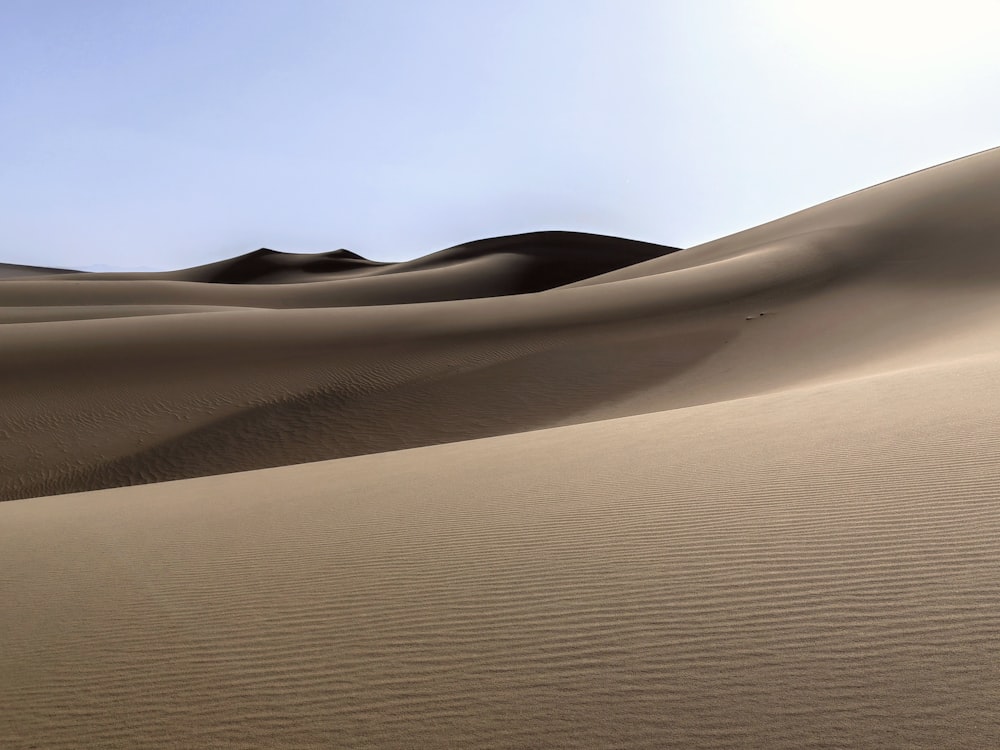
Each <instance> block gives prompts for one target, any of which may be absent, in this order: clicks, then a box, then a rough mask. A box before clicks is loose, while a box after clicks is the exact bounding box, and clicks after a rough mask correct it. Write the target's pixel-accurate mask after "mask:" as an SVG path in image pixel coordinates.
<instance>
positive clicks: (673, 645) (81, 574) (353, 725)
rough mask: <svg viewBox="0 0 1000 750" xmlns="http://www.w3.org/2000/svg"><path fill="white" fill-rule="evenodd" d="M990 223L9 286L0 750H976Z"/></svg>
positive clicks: (835, 218) (548, 236)
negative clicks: (152, 749) (680, 246)
mask: <svg viewBox="0 0 1000 750" xmlns="http://www.w3.org/2000/svg"><path fill="white" fill-rule="evenodd" d="M998 202H1000V150H994V151H989V152H985V153H982V154H978V155H975V156H973V157H969V158H967V159H962V160H959V161H956V162H951V163H948V164H945V165H941V166H938V167H935V168H933V169H929V170H925V171H923V172H919V173H916V174H913V175H908V176H906V177H903V178H900V179H897V180H893V181H891V182H888V183H884V184H882V185H878V186H876V187H873V188H870V189H868V190H864V191H860V192H858V193H854V194H851V195H849V196H845V197H844V198H840V199H838V200H835V201H831V202H829V203H825V204H822V205H820V206H816V207H814V208H811V209H808V210H806V211H802V212H800V213H797V214H793V215H791V216H789V217H786V218H784V219H780V220H778V221H775V222H771V223H769V224H766V225H763V226H760V227H756V228H753V229H750V230H748V231H745V232H741V233H739V234H736V235H732V236H730V237H726V238H723V239H720V240H717V241H714V242H710V243H707V244H705V245H701V246H698V247H694V248H688V249H685V250H682V251H679V252H675V251H674V248H669V247H659V246H651V245H645V244H643V243H632V242H629V241H626V240H617V239H613V238H598V237H594V236H591V235H577V234H572V233H541V234H535V235H521V236H516V237H512V238H497V239H495V240H487V241H483V242H480V243H470V244H469V245H464V246H459V248H451V249H449V250H445V251H442V252H441V253H436V254H433V255H430V256H427V257H425V258H423V259H420V260H418V261H411V262H408V263H405V264H378V263H374V262H372V261H366V260H365V259H363V258H360V257H358V256H355V255H354V254H351V253H346V252H343V251H339V252H338V253H328V254H323V255H317V256H312V255H307V256H299V255H286V254H278V253H273V252H272V251H265V252H260V251H259V252H257V253H251V254H250V255H248V256H242V257H240V258H235V259H232V260H231V261H225V262H222V263H219V264H212V265H210V266H203V267H200V268H198V269H187V270H186V271H178V272H170V273H166V274H121V275H109V274H72V273H61V274H46V273H44V271H45V269H41V271H33V272H31V273H30V274H29V273H27V272H25V273H23V274H17V275H15V274H10V275H9V276H10V278H9V280H6V281H0V352H2V353H3V356H2V358H0V394H2V395H0V406H2V416H0V420H2V421H0V497H3V498H4V499H7V500H10V502H4V503H0V571H2V573H0V588H2V595H3V601H4V602H5V607H4V608H3V609H2V610H0V637H2V639H3V640H2V642H3V644H4V649H3V651H2V652H0V745H2V746H4V747H45V748H59V747H81V746H91V747H136V746H162V747H234V748H235V747H274V746H281V747H366V746H368V747H400V748H403V747H511V748H522V747H567V748H571V747H649V748H662V747H679V748H715V747H733V748H737V747H775V748H804V747H927V748H937V747H969V748H982V747H992V746H998V745H1000V718H997V717H996V715H995V713H996V712H995V710H994V706H995V705H996V704H997V702H998V701H1000V645H998V643H997V639H996V633H997V632H998V631H1000V565H998V562H1000V481H998V480H1000V452H998V450H997V448H998V443H1000V427H997V425H1000V407H998V406H997V405H996V399H994V398H993V396H994V395H995V394H996V393H997V392H1000V345H998V342H1000V323H998V321H1000V294H998V293H997V292H998V291H1000V290H998V287H1000V253H998V252H997V248H998V247H1000V212H998V211H996V205H998Z"/></svg>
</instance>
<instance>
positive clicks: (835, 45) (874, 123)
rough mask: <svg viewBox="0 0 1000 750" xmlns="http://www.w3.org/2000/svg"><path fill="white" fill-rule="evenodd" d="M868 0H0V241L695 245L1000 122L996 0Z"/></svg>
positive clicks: (34, 259) (3, 246)
mask: <svg viewBox="0 0 1000 750" xmlns="http://www.w3.org/2000/svg"><path fill="white" fill-rule="evenodd" d="M998 5H1000V4H998ZM877 6H879V2H878V0H871V2H869V3H865V4H857V5H856V6H851V3H850V0H841V2H839V3H825V2H822V0H815V2H790V1H789V0H760V1H759V2H754V1H753V0H746V1H744V2H728V1H726V0H691V1H690V2H680V1H678V2H669V1H668V0H659V1H655V0H648V1H639V0H617V1H610V0H606V1H605V0H602V1H599V2H598V1H594V0H531V1H530V2H524V1H522V0H505V2H502V3H501V2H492V1H491V0H461V1H459V0H455V1H452V2H438V1H435V0H426V1H423V2H421V1H418V0H410V1H408V2H390V1H386V0H358V1H356V2H334V1H333V0H328V1H327V2H319V1H317V0H298V1H296V0H285V1H283V2H277V1H274V2H260V1H257V0H243V1H239V2H237V1H227V0H213V1H212V2H205V1H203V0H199V1H198V2H190V1H187V0H170V2H161V1H160V0H146V1H144V2H134V1H129V2H117V1H109V0H92V1H91V2H80V1H79V0H63V1H57V0H0V201H2V203H0V205H2V206H3V209H2V212H3V231H2V233H0V261H2V262H11V263H27V264H38V265H56V266H67V267H87V266H93V265H97V264H107V265H110V266H116V267H123V268H130V267H151V268H176V267H182V266H188V265H194V264H197V263H203V262H207V261H211V260H215V259H219V258H222V257H226V256H229V255H233V254H237V253H242V252H246V251H249V250H252V249H254V248H257V247H261V246H267V247H272V248H275V249H280V250H287V251H295V252H319V251H324V250H332V249H336V248H339V247H346V248H349V249H352V250H354V251H356V252H360V253H361V254H363V255H365V256H368V257H371V258H376V259H380V260H397V259H404V258H409V257H415V256H418V255H422V254H425V253H427V252H431V251H434V250H438V249H441V248H444V247H447V246H450V245H453V244H457V243H459V242H464V241H468V240H473V239H478V238H482V237H488V236H494V235H499V234H509V233H515V232H524V231H531V230H537V229H571V230H578V231H588V232H598V233H602V234H611V235H618V236H625V237H631V238H636V239H643V240H648V241H653V242H660V243H663V244H670V245H680V246H690V245H693V244H697V243H699V242H704V241H707V240H710V239H713V238H715V237H719V236H723V235H726V234H730V233H732V232H734V231H738V230H740V229H744V228H747V227H750V226H753V225H755V224H759V223H762V222H764V221H768V220H770V219H774V218H777V217H779V216H782V215H784V214H787V213H791V212H793V211H796V210H798V209H801V208H805V207H808V206H810V205H813V204H815V203H818V202H821V201H823V200H826V199H829V198H833V197H836V196H838V195H841V194H843V193H846V192H849V191H851V190H854V189H858V188H861V187H865V186H867V185H870V184H873V183H876V182H879V181H882V180H885V179H889V178H892V177H896V176H898V175H900V174H902V173H905V172H909V171H913V170H915V169H920V168H923V167H926V166H930V165H932V164H935V163H938V162H941V161H945V160H947V159H951V158H955V157H959V156H963V155H966V154H968V153H972V152H974V151H978V150H981V149H985V148H989V147H992V146H995V145H1000V97H997V96H996V91H998V90H1000V64H998V59H1000V56H997V55H995V54H993V53H992V51H991V47H992V45H991V41H992V40H990V39H989V33H988V32H989V30H990V29H995V28H996V21H997V20H998V19H997V15H996V14H995V13H993V14H992V15H991V13H992V12H991V11H990V10H989V7H990V6H991V4H989V3H985V4H984V3H975V2H971V3H968V4H966V5H963V3H962V2H961V0H956V1H955V2H951V3H947V4H940V3H932V4H926V5H925V4H922V3H921V2H920V0H911V1H910V2H909V3H900V2H892V1H891V0H886V1H885V5H884V6H882V7H881V9H879V7H877ZM803 7H806V8H808V11H803V10H802V8H803ZM873 7H875V10H874V11H872V8H873ZM942 7H943V9H942Z"/></svg>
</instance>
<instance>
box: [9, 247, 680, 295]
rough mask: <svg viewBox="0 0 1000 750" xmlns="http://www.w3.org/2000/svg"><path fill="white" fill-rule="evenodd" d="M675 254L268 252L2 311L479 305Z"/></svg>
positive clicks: (38, 287) (48, 282)
mask: <svg viewBox="0 0 1000 750" xmlns="http://www.w3.org/2000/svg"><path fill="white" fill-rule="evenodd" d="M676 251H677V248H673V247H665V246H662V245H653V244H650V243H646V242H637V241H634V240H625V239H619V238H615V237H600V236H597V235H590V234H583V233H579V232H533V233H530V234H520V235H512V236H509V237H497V238H494V239H489V240H481V241H478V242H470V243H466V244H463V245H457V246H455V247H453V248H449V249H447V250H442V251H440V252H437V253H433V254H432V255H428V256H426V257H424V258H418V259H416V260H412V261H404V262H401V263H377V262H374V261H369V260H366V259H364V258H361V257H360V256H358V255H355V254H354V253H351V252H349V251H347V250H337V251H335V252H333V253H319V254H293V253H279V252H276V251H274V250H265V249H262V250H256V251H254V252H252V253H248V254H246V255H241V256H237V257H236V258H232V259H229V260H224V261H219V262H217V263H211V264H209V265H206V266H197V267H195V268H189V269H185V270H181V271H164V272H154V273H76V274H64V275H61V276H58V277H51V278H45V279H38V280H37V283H35V284H31V285H29V284H19V285H18V286H17V287H7V288H5V289H3V292H4V294H3V296H2V297H0V305H2V306H7V307H44V306H51V307H56V306H67V305H72V306H89V307H100V306H117V305H135V304H137V303H138V304H148V305H157V306H160V307H163V306H181V305H198V306H201V307H206V306H212V305H218V306H220V307H253V308H258V307H259V308H293V307H361V306H372V305H397V304H406V303H413V302H435V301H443V300H461V299H475V298H483V297H499V296H506V295H511V294H524V293H528V292H538V291H543V290H545V289H550V288H553V287H556V286H560V285H562V284H568V283H571V282H574V281H581V280H583V279H586V278H589V277H591V276H595V275H600V274H604V273H608V272H609V271H612V270H616V269H620V268H623V267H625V266H629V265H632V264H635V263H642V262H645V261H648V260H651V259H653V258H659V257H662V256H663V255H666V254H669V253H673V252H676ZM122 282H128V283H122ZM305 282H311V283H305ZM219 285H224V288H218V286H219ZM0 315H2V310H0Z"/></svg>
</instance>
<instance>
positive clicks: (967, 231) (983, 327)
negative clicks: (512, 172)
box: [0, 151, 1000, 499]
mask: <svg viewBox="0 0 1000 750" xmlns="http://www.w3.org/2000/svg"><path fill="white" fill-rule="evenodd" d="M997 199H1000V152H995V151H994V152H987V153H985V154H981V155H978V156H976V157H971V158H969V159H966V160H962V161H959V162H955V163H951V164H947V165H943V166H941V167H938V168H935V169H932V170H927V171H924V172H921V173H917V174H914V175H911V176H908V177H905V178H901V179H899V180H895V181H892V182H890V183H886V184H884V185H880V186H877V187H875V188H871V189H869V190H867V191H862V192H860V193H856V194H853V195H851V196H848V197H846V198H843V199H840V200H838V201H833V202H830V203H827V204H824V205H822V206H818V207H816V208H814V209H809V210H808V211H804V212H801V213H799V214H795V215H793V216H791V217H788V218H787V219H783V220H779V221H777V222H772V223H771V224H768V225H765V226H763V227H759V228H757V229H753V230H749V231H748V232H744V233H741V234H739V235H735V236H733V237H730V238H724V239H722V240H719V241H716V242H713V243H708V244H707V245H703V246H700V247H696V248H691V249H689V250H685V251H683V252H678V253H670V254H667V255H663V253H664V252H665V250H664V249H663V248H658V246H646V245H643V244H642V243H628V242H625V241H617V240H611V239H608V238H595V237H593V236H589V235H582V236H581V235H572V234H568V233H567V234H562V233H544V234H545V237H547V239H545V241H544V242H541V244H537V243H538V242H539V241H540V240H539V238H538V237H537V236H522V237H520V238H498V239H496V240H486V241H483V242H479V243H471V244H470V245H466V246H459V247H458V248H452V249H451V250H446V251H443V252H442V253H438V254H435V255H432V256H428V257H427V258H425V259H422V260H419V261H413V262H411V263H409V264H398V265H390V266H384V267H378V268H374V269H371V270H370V271H365V273H368V274H369V275H368V276H365V277H364V278H358V279H353V278H352V279H349V280H346V281H343V282H337V281H332V282H331V281H321V282H315V283H311V284H307V283H296V284H284V285H283V284H272V285H266V286H239V285H233V284H206V283H194V282H178V281H162V280H161V281H155V282H152V281H143V282H136V281H127V280H118V281H100V280H90V281H74V280H65V279H60V280H54V281H40V282H32V281H17V282H6V283H5V284H4V286H3V295H2V299H3V300H4V301H5V302H6V303H7V304H8V305H10V307H8V308H6V314H7V315H9V316H11V319H13V320H25V319H27V320H39V319H44V318H45V315H46V310H49V311H51V315H52V322H50V323H40V322H33V323H29V324H25V323H19V324H8V325H4V326H0V347H2V348H3V351H4V352H5V353H6V356H5V358H4V360H3V362H0V386H2V388H3V393H4V397H3V398H4V404H5V408H4V414H5V416H4V425H3V427H2V428H0V429H2V430H3V431H4V433H5V434H7V435H9V436H11V439H8V440H6V441H3V442H2V443H0V446H2V447H0V450H2V451H3V454H4V455H3V458H4V460H3V461H2V462H0V465H2V466H3V467H4V468H3V469H2V473H0V496H2V497H4V498H6V499H11V498H16V497H26V496H32V495H44V494H54V493H59V492H72V491H80V490H90V489H98V488H102V487H112V486H120V485H128V484H137V483H144V482H155V481H164V480H168V479H182V478H186V477H193V476H202V475H207V474H215V473H224V472H233V471H244V470H249V469H256V468H263V467H268V466H278V465H284V464H290V463H301V462H304V461H315V460H322V459H329V458H339V457H345V456H352V455H358V454H364V453H377V452H382V451H387V450H398V449H403V448H411V447H416V446H420V445H430V444H436V443H445V442H453V441H458V440H466V439H473V438H481V437H486V436H490V435H497V434H505V433H512V432H521V431H525V430H530V429H538V428H544V427H551V426H558V425H567V424H574V423H578V422H585V421H590V420H595V419H607V418H614V417H620V416H626V415H631V414H641V413H646V412H650V411H658V410H664V409H672V408H678V407H683V406H690V405H695V404H702V403H709V402H714V401H725V400H730V399H735V398H744V397H748V396H753V395H757V394H761V393H767V392H773V391H776V390H786V389H789V388H795V387H800V386H802V385H808V384H813V383H819V382H834V381H837V380H842V379H847V378H852V377H856V376H859V375H865V374H875V373H878V372H884V371H886V370H891V369H899V368H905V367H911V366H916V365H919V364H921V363H923V362H926V361H928V360H932V361H937V360H938V359H940V358H955V357H961V356H969V355H975V354H980V353H984V352H989V351H992V350H993V347H994V343H993V340H994V339H993V323H992V321H993V320H994V319H995V318H996V313H997V312H998V307H1000V302H998V301H997V300H998V299H1000V298H998V296H997V295H996V294H995V285H996V283H997V281H996V280H997V279H998V278H1000V254H998V253H996V252H995V248H996V247H997V246H998V244H1000V215H998V214H997V213H996V212H995V211H994V210H993V207H994V205H995V201H996V200H997ZM543 239H544V238H543ZM532 243H535V244H532ZM578 247H579V258H580V260H579V264H578V265H574V266H573V267H572V268H571V269H570V270H563V271H562V272H560V273H561V275H560V276H559V278H562V279H564V280H565V279H567V278H571V277H573V276H577V277H578V276H582V275H584V274H586V273H593V272H594V271H596V270H599V269H600V268H602V267H607V266H613V265H619V266H621V265H625V263H626V261H630V262H632V263H633V265H630V266H628V267H627V268H624V269H622V270H619V271H614V272H611V273H609V274H604V275H601V276H597V277H596V278H592V279H591V281H589V282H578V283H575V284H572V283H571V284H569V285H567V286H563V287H560V288H555V289H551V290H549V291H546V292H542V293H537V294H526V295H522V296H518V297H516V298H510V297H507V298H504V297H492V298H481V299H480V298H475V297H477V296H479V295H482V294H486V293H487V292H488V291H490V290H489V289H486V288H485V287H484V286H482V285H479V282H474V281H468V280H469V279H470V278H471V277H472V276H475V277H476V278H477V279H479V281H481V282H484V283H485V285H486V286H491V288H492V292H493V293H496V291H497V286H496V284H497V279H498V278H499V279H501V280H502V281H501V283H502V284H505V285H506V286H505V287H504V288H505V289H506V291H507V292H510V291H511V290H512V289H514V288H515V287H512V286H510V284H511V283H512V282H511V281H510V279H514V278H519V277H520V276H519V275H520V274H521V272H522V270H523V268H522V266H521V265H520V264H521V263H523V262H524V261H523V257H522V256H524V254H525V253H524V251H525V248H530V249H532V252H531V253H527V255H528V256H530V257H531V258H532V261H531V262H532V263H533V264H534V265H533V267H534V269H535V272H536V273H535V276H534V277H533V279H532V283H533V284H535V285H538V284H539V283H541V281H542V280H544V281H545V283H546V284H550V283H555V281H556V276H555V275H553V273H554V272H549V271H545V270H544V269H545V268H547V267H550V266H551V267H553V268H554V267H555V266H558V265H559V264H562V265H564V266H569V265H571V264H570V259H576V257H577V256H576V254H575V253H576V252H577V248H578ZM518 248H520V251H521V253H522V255H521V256H519V255H518V252H515V250H517V249H518ZM547 252H550V254H546V253H547ZM654 254H655V255H659V256H660V257H656V258H653V259H651V260H646V261H644V262H638V263H635V261H636V260H637V259H641V258H642V257H649V256H651V255H654ZM574 262H576V261H575V260H574ZM241 263H242V261H241ZM236 265H239V264H236ZM490 269H503V270H501V271H498V272H497V273H496V274H494V273H493V272H492V270H490ZM539 269H541V270H539ZM408 279H409V280H415V281H413V282H412V283H414V284H416V285H424V284H425V279H430V281H429V282H426V283H427V284H428V285H429V287H427V288H431V287H432V288H433V289H436V290H438V291H440V290H442V289H447V290H451V291H449V294H450V295H451V296H455V297H458V296H467V297H473V298H472V299H462V300H453V301H443V302H425V303H420V304H413V303H411V304H394V305H380V304H376V303H374V302H373V299H367V300H365V301H363V302H359V303H358V306H354V307H333V308H320V309H314V308H310V307H309V304H310V303H311V302H312V301H315V300H318V299H323V300H326V303H329V299H328V298H329V296H330V295H331V294H332V292H331V289H332V288H333V287H335V286H336V285H337V284H342V285H349V284H365V283H382V282H387V283H395V282H396V281H397V280H399V281H400V282H401V283H402V282H406V283H410V282H407V280H408ZM443 279H449V280H454V281H455V282H456V283H455V284H454V285H452V284H450V282H449V284H446V285H444V286H441V285H440V284H441V282H442V280H443ZM462 279H465V280H467V281H468V284H467V285H464V286H463V285H462V284H461V283H458V282H459V281H461V280H462ZM934 279H938V281H939V282H940V283H938V284H937V285H936V286H934V287H933V289H932V291H931V290H930V287H931V283H932V281H933V280H934ZM484 280H485V281H484ZM519 283H520V282H519ZM38 285H42V286H43V287H44V289H42V290H41V291H39V286H38ZM91 287H96V291H95V292H94V293H93V294H94V296H95V300H94V301H95V303H96V302H98V301H100V302H101V304H100V305H96V304H95V306H93V307H91V306H86V305H85V306H82V307H81V306H80V304H79V303H80V301H81V299H80V298H81V296H83V297H84V298H86V296H87V295H88V294H89V292H88V291H87V290H88V288H91ZM469 287H472V288H473V290H474V293H473V294H470V293H469V292H468V291H467V290H468V288H469ZM191 288H195V289H197V290H198V293H197V294H192V295H191V296H192V298H197V299H198V300H200V301H201V302H204V301H205V300H206V299H207V298H209V297H211V298H215V299H216V302H217V304H219V307H218V308H215V309H216V311H215V312H211V313H207V312H204V310H206V309H209V310H210V309H213V308H211V307H209V308H195V307H192V308H190V309H191V312H190V313H187V314H171V313H179V312H180V311H181V310H183V309H184V308H183V307H178V306H176V305H175V306H166V307H155V308H154V307H151V308H150V311H151V312H152V313H156V314H155V315H154V314H151V315H144V314H142V313H143V310H144V307H145V306H144V305H143V304H142V301H143V300H144V301H145V304H146V305H152V304H153V303H154V300H155V299H157V298H161V297H172V298H174V299H176V298H177V296H178V295H180V296H181V297H183V296H185V295H188V293H189V292H188V290H190V289H191ZM60 289H62V290H64V292H63V293H62V294H61V296H58V297H53V295H59V290H60ZM366 289H367V291H371V288H368V287H366V288H364V289H358V293H359V294H362V296H363V293H364V292H365V291H366ZM397 289H398V287H397ZM106 290H112V291H114V296H115V299H117V300H121V301H127V302H128V305H127V309H126V311H125V312H123V313H122V315H123V317H115V318H112V317H107V318H102V317H100V315H99V314H94V315H88V314H87V311H88V310H91V311H92V310H94V309H95V308H96V309H98V310H111V311H113V310H115V309H116V307H117V306H116V305H109V304H108V302H107V300H106V299H105V297H106V296H107V293H106ZM115 290H120V291H115ZM425 291H426V288H425ZM159 292H162V294H159ZM245 292H253V293H254V294H257V293H261V294H266V295H268V296H267V305H271V304H274V303H276V301H281V302H282V304H285V305H291V304H293V303H296V304H298V305H301V306H303V309H297V310H272V309H256V310H244V311H233V310H232V308H229V310H228V311H226V308H223V307H222V306H221V305H222V303H223V301H225V302H226V303H232V302H236V304H237V305H245V304H247V303H248V299H247V298H240V297H238V295H239V294H243V293H245ZM231 294H235V295H237V299H236V300H234V299H232V298H231V296H230V295H231ZM282 295H284V296H282ZM432 296H434V295H432ZM438 296H440V295H438ZM375 297H376V298H377V297H378V295H377V294H376V295H375ZM66 298H71V304H73V305H74V307H73V308H72V309H73V310H75V311H78V312H76V313H75V314H76V317H77V318H78V319H76V320H67V308H66V307H63V306H57V307H54V306H52V305H53V302H54V300H55V299H62V300H63V302H68V301H70V300H67V299H66ZM150 298H152V299H150ZM32 299H34V300H38V301H42V302H44V303H45V304H42V305H38V306H34V307H33V306H31V305H26V304H24V303H25V302H26V301H30V300H32ZM190 301H192V302H193V299H192V300H190ZM341 301H343V299H342V300H341ZM156 304H157V305H160V304H162V303H159V302H157V303H156ZM39 308H42V309H41V310H39ZM32 312H35V313H36V314H37V316H38V317H36V318H31V317H30V316H31V313H32ZM107 314H108V315H109V316H110V313H107ZM95 317H96V318H97V319H90V318H95Z"/></svg>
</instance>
